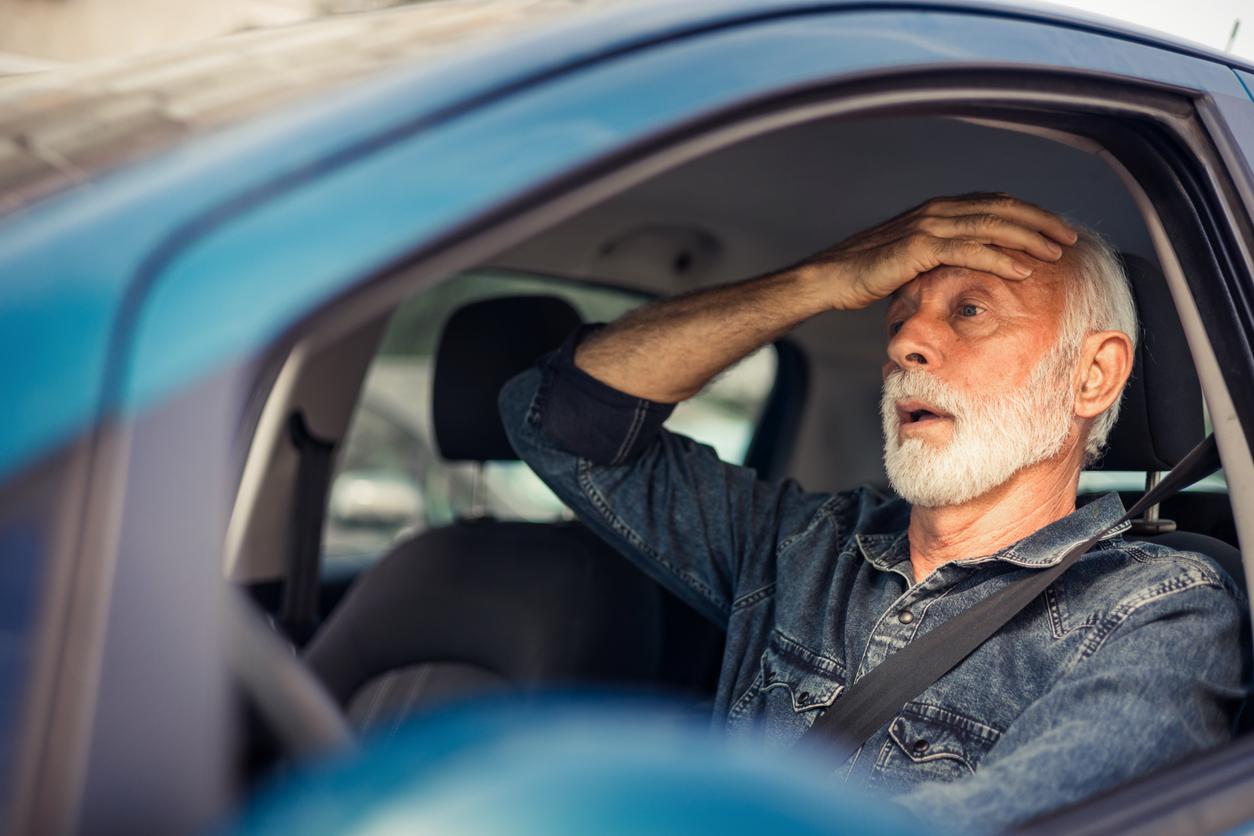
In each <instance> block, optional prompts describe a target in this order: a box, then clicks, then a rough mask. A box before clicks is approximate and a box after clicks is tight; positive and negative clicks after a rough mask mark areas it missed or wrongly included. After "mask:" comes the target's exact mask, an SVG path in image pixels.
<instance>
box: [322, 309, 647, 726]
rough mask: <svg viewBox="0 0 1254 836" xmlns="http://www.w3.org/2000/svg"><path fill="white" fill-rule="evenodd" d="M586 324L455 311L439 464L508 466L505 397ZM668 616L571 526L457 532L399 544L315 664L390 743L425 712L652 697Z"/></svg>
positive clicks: (445, 338) (485, 520) (445, 347)
mask: <svg viewBox="0 0 1254 836" xmlns="http://www.w3.org/2000/svg"><path fill="white" fill-rule="evenodd" d="M579 322H580V318H579V316H578V314H577V313H576V312H575V310H574V309H573V308H572V307H571V306H570V305H569V304H567V303H566V302H564V301H562V300H560V299H557V298H554V297H547V296H525V297H523V296H512V297H500V298H493V299H488V300H484V301H478V302H474V303H471V304H468V305H466V306H464V307H462V308H460V309H459V310H457V311H456V312H455V313H454V314H453V315H452V317H451V318H450V319H449V320H448V322H447V324H446V325H445V327H444V330H443V332H442V334H441V338H440V342H439V346H438V349H437V352H436V356H435V372H434V382H433V386H432V389H433V392H432V405H433V425H434V435H435V442H436V446H437V447H438V449H439V452H440V455H441V456H442V457H443V458H444V459H445V460H448V461H469V462H475V463H476V464H478V465H480V466H482V464H483V463H484V462H488V461H510V460H515V459H516V458H517V456H516V455H515V453H514V451H513V449H512V448H511V447H510V445H509V442H508V440H507V439H506V436H505V431H504V428H503V427H502V426H501V422H500V418H499V416H498V413H497V405H496V396H497V393H498V392H499V390H500V388H501V386H502V385H503V384H504V383H505V382H506V381H507V380H509V379H510V378H511V377H513V376H514V375H515V374H517V373H518V372H520V371H522V370H524V369H526V368H528V367H529V366H530V365H532V364H533V363H534V362H535V360H536V358H537V357H538V356H539V355H540V354H542V353H543V352H545V351H547V350H549V349H552V348H555V347H556V346H557V345H558V344H560V343H561V341H562V340H563V339H564V338H565V337H566V336H567V335H568V334H569V333H570V332H571V331H572V330H573V329H574V328H575V327H576V326H577V325H578V324H579ZM414 397H422V395H421V393H418V392H415V393H414ZM663 606H664V604H663V593H662V591H661V590H660V588H658V587H657V586H656V585H655V584H654V583H653V581H651V580H650V579H648V578H647V577H646V576H645V575H644V574H642V573H641V572H639V571H638V570H637V569H635V568H634V567H633V566H631V564H629V563H628V562H627V561H626V560H624V559H623V558H622V557H620V556H619V555H618V554H616V553H615V552H614V551H613V549H612V548H610V547H609V546H607V545H606V544H604V543H603V542H602V541H601V540H600V539H599V538H598V537H596V536H595V535H594V534H592V533H591V532H590V531H589V530H588V529H586V528H585V527H584V526H582V525H581V524H579V523H577V522H555V523H530V522H514V521H504V520H497V519H492V518H489V517H480V518H462V519H459V520H457V521H456V522H454V523H453V524H452V525H448V526H444V527H440V528H433V529H428V530H426V531H424V532H421V533H419V534H418V535H416V536H414V537H412V538H410V539H408V540H405V541H404V542H401V543H399V544H397V545H396V546H395V547H394V548H392V549H391V551H390V552H388V553H387V554H386V555H385V556H384V557H383V558H382V559H381V560H380V561H379V562H378V563H377V564H376V565H374V566H373V567H371V568H370V569H369V570H367V571H366V572H365V573H363V575H362V576H361V577H360V578H358V579H357V581H356V582H355V583H354V585H353V586H352V588H351V589H350V590H349V592H348V593H347V595H346V596H345V598H344V600H343V601H342V603H341V604H340V606H338V607H337V608H336V609H335V611H334V612H333V613H332V614H331V615H330V617H329V618H328V620H327V621H326V623H325V624H324V625H323V626H322V628H321V629H320V630H319V631H318V632H317V634H315V636H314V637H313V638H312V640H311V641H310V643H309V646H308V648H307V649H306V659H307V660H308V662H309V664H310V665H311V666H312V668H313V669H314V671H315V672H316V674H317V675H318V676H319V677H320V678H321V679H322V681H323V682H324V683H325V684H326V686H327V688H328V689H329V690H330V691H331V693H332V695H333V696H334V697H335V698H336V699H337V700H338V701H339V702H340V704H341V705H342V706H343V707H344V708H345V710H346V712H347V713H348V715H349V718H350V720H351V721H352V722H353V724H354V725H355V726H357V727H358V728H361V729H378V727H380V726H384V727H387V726H391V727H395V724H396V723H397V722H399V718H401V717H403V716H404V715H406V714H409V713H412V712H414V711H416V710H418V709H421V708H424V707H430V706H432V705H435V704H437V703H439V702H442V701H445V700H449V699H452V698H456V697H465V696H468V695H471V694H479V693H485V692H489V691H493V690H500V689H524V690H525V689H528V688H534V687H537V686H539V685H541V684H544V685H549V686H551V685H555V684H563V683H572V682H582V683H587V682H599V683H614V684H623V683H643V682H650V681H653V680H655V679H656V678H657V677H658V674H659V666H660V662H661V649H660V646H661V643H662V639H661V631H662V625H663Z"/></svg>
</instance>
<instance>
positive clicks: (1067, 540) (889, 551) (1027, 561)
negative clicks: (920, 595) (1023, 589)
mask: <svg viewBox="0 0 1254 836" xmlns="http://www.w3.org/2000/svg"><path fill="white" fill-rule="evenodd" d="M1123 514H1124V507H1123V501H1122V500H1121V499H1120V498H1119V494H1118V493H1116V492H1114V491H1112V492H1110V493H1107V494H1103V495H1101V496H1099V497H1097V498H1096V499H1093V500H1090V501H1088V502H1086V503H1084V504H1083V505H1081V506H1080V507H1079V508H1077V509H1076V510H1074V511H1072V512H1071V513H1070V514H1068V515H1067V516H1065V517H1063V518H1062V519H1060V520H1056V521H1054V522H1052V523H1050V524H1049V525H1047V526H1045V527H1044V528H1041V529H1039V530H1037V531H1035V532H1033V533H1032V534H1029V535H1028V536H1027V537H1024V538H1023V539H1022V540H1019V541H1018V542H1016V543H1012V544H1010V545H1009V546H1007V547H1006V548H1004V549H1002V550H1000V551H998V552H995V553H993V554H990V555H982V556H979V557H971V558H965V559H963V560H955V561H953V563H954V564H957V565H959V566H975V565H979V564H982V563H988V562H991V561H1004V562H1006V563H1013V564H1014V565H1016V566H1024V567H1028V568H1034V569H1044V568H1046V567H1049V566H1053V565H1054V564H1056V563H1058V562H1059V561H1060V560H1062V558H1063V555H1065V554H1066V553H1067V550H1068V549H1070V548H1071V547H1073V546H1075V545H1077V544H1078V543H1082V542H1084V541H1085V540H1087V539H1088V538H1089V537H1092V536H1093V535H1094V534H1095V533H1097V532H1099V531H1102V530H1104V529H1106V528H1109V527H1110V526H1112V525H1114V524H1115V522H1117V521H1118V519H1119V518H1120V517H1122V516H1123ZM1130 526H1131V523H1128V522H1124V523H1122V524H1121V525H1119V526H1118V527H1117V528H1115V529H1114V530H1112V531H1111V532H1109V533H1108V534H1107V535H1106V536H1105V537H1103V538H1102V539H1103V540H1107V539H1110V538H1113V537H1117V536H1119V535H1120V534H1122V533H1123V532H1125V531H1127V530H1128V528H1129V527H1130ZM855 539H856V541H857V543H858V548H859V549H860V550H861V552H862V556H863V557H864V558H865V559H866V560H867V562H868V563H870V564H871V565H872V566H875V567H876V568H877V569H882V570H885V571H890V570H892V569H893V568H894V567H896V566H898V565H899V564H900V563H901V562H902V561H907V560H909V559H910V541H909V539H908V537H907V531H906V530H905V529H901V530H898V531H888V532H874V531H870V532H859V533H858V534H856V535H855Z"/></svg>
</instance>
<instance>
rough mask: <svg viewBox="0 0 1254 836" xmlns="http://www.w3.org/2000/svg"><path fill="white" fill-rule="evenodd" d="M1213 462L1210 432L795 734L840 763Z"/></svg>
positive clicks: (1208, 471)
mask: <svg viewBox="0 0 1254 836" xmlns="http://www.w3.org/2000/svg"><path fill="white" fill-rule="evenodd" d="M1219 468H1220V462H1219V450H1218V448H1217V447H1216V446H1215V438H1214V436H1207V437H1206V438H1205V439H1204V440H1203V441H1202V443H1201V444H1198V445H1197V446H1196V447H1194V448H1193V449H1192V450H1191V451H1189V454H1188V455H1187V456H1185V457H1184V459H1182V460H1181V461H1180V463H1179V464H1177V465H1176V466H1175V468H1173V469H1172V471H1171V472H1170V473H1168V474H1167V475H1166V476H1165V477H1163V479H1162V481H1160V482H1159V483H1158V484H1157V485H1155V486H1154V487H1153V488H1151V489H1150V490H1148V491H1146V493H1145V495H1144V496H1142V497H1141V498H1140V499H1139V500H1137V501H1136V503H1135V504H1134V505H1133V506H1132V507H1131V508H1130V509H1128V512H1127V513H1126V514H1124V515H1123V516H1122V517H1120V518H1119V521H1118V522H1116V523H1114V524H1113V525H1111V526H1109V527H1107V528H1104V529H1102V530H1101V531H1099V532H1098V533H1096V534H1094V535H1093V536H1092V537H1090V538H1088V539H1087V540H1085V541H1084V542H1082V543H1079V544H1077V545H1075V546H1073V547H1072V548H1071V549H1070V550H1068V551H1067V553H1066V554H1065V555H1064V556H1063V558H1062V560H1060V561H1058V563H1057V564H1055V565H1054V566H1052V567H1050V568H1049V569H1042V570H1035V571H1033V572H1031V574H1029V575H1027V576H1026V577H1024V578H1022V579H1021V580H1017V581H1015V582H1013V583H1012V584H1010V585H1009V586H1008V587H1006V588H1005V589H1003V590H1001V591H1000V592H998V593H996V594H995V595H992V596H990V597H988V598H985V599H984V600H983V601H980V602H979V603H977V604H975V605H974V606H972V607H971V608H969V609H967V610H965V611H963V612H961V613H959V614H958V615H957V616H955V617H954V618H952V619H950V620H949V621H947V622H945V623H944V624H942V625H941V626H939V627H937V628H936V629H935V630H931V631H929V632H927V633H924V634H923V635H922V636H920V637H919V638H917V639H915V640H914V641H913V642H911V643H910V644H908V645H906V646H905V647H903V648H902V649H901V650H898V651H897V652H896V653H893V654H892V655H891V656H889V657H888V658H887V659H885V660H884V661H883V662H881V663H880V664H879V665H876V666H875V667H874V668H872V669H871V670H870V671H868V672H867V673H866V674H864V675H863V676H862V678H861V679H859V680H857V681H856V682H854V683H853V684H852V685H851V686H849V688H848V690H846V691H845V693H844V694H842V695H841V696H840V698H839V699H837V700H836V702H835V703H833V705H832V707H831V708H829V709H828V710H827V711H825V712H824V713H823V714H821V715H820V716H819V717H818V719H816V720H815V721H814V725H813V726H811V727H810V730H809V731H808V732H806V734H805V736H804V737H803V738H802V740H805V741H816V742H820V743H821V744H822V745H823V746H824V747H825V748H826V750H827V751H828V753H829V754H831V755H834V756H835V762H836V763H844V762H845V761H846V760H848V759H849V756H850V755H852V754H853V753H854V752H856V751H857V750H858V748H859V747H861V746H862V744H863V743H865V742H866V740H867V738H869V737H870V736H871V735H872V734H874V733H875V732H876V731H878V730H879V729H880V728H881V727H883V726H884V725H885V724H886V723H888V722H889V721H890V720H892V719H893V717H895V716H896V715H897V713H898V712H899V711H901V709H902V708H903V707H905V705H906V703H908V702H910V701H911V700H912V699H914V698H915V697H917V696H919V695H920V694H922V693H923V692H924V691H926V690H927V689H928V688H929V687H930V686H931V685H932V683H933V682H935V681H936V680H938V679H940V678H941V677H942V676H944V675H945V674H946V673H948V672H949V671H950V669H952V668H953V667H954V666H956V665H957V664H958V663H959V662H961V661H962V660H963V659H965V658H967V656H969V655H970V654H971V652H972V651H974V650H975V649H976V648H977V647H979V646H980V645H981V644H983V643H984V642H985V641H986V640H987V639H988V638H989V637H991V636H992V635H993V634H994V633H996V632H997V631H998V630H1000V629H1001V628H1002V627H1003V626H1004V625H1005V624H1006V622H1008V621H1010V619H1012V618H1014V617H1015V616H1016V615H1018V614H1019V613H1020V612H1021V611H1022V610H1023V609H1024V607H1026V606H1027V605H1028V604H1030V603H1032V601H1033V600H1035V599H1036V597H1037V596H1038V595H1040V594H1041V593H1043V592H1044V591H1045V589H1046V588H1047V587H1048V586H1049V585H1050V584H1052V583H1053V582H1054V581H1056V580H1058V577H1059V576H1060V575H1062V573H1063V572H1065V571H1067V569H1068V568H1069V567H1070V566H1071V565H1072V564H1074V563H1075V562H1076V561H1078V560H1079V559H1080V558H1081V557H1082V556H1083V555H1084V554H1085V553H1086V552H1087V551H1088V550H1089V549H1091V548H1092V547H1093V546H1094V545H1096V544H1097V542H1098V541H1099V540H1101V539H1102V538H1103V537H1105V536H1106V535H1107V534H1108V533H1109V532H1110V531H1112V530H1113V529H1115V528H1118V527H1119V526H1121V525H1123V523H1125V522H1127V521H1128V520H1130V519H1133V518H1135V517H1137V516H1138V515H1139V514H1141V512H1143V511H1144V510H1145V509H1146V508H1149V507H1150V506H1152V505H1157V504H1158V503H1160V502H1162V501H1163V500H1165V499H1167V498H1168V497H1170V496H1172V495H1173V494H1175V493H1176V492H1177V491H1180V490H1182V489H1183V488H1187V487H1188V486H1189V485H1192V484H1193V483H1194V482H1196V481H1198V480H1199V479H1202V478H1205V477H1206V476H1209V475H1210V474H1212V473H1214V472H1215V471H1216V470H1218V469H1219Z"/></svg>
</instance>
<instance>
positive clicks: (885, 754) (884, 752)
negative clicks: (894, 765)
mask: <svg viewBox="0 0 1254 836" xmlns="http://www.w3.org/2000/svg"><path fill="white" fill-rule="evenodd" d="M890 728H891V725H890ZM892 753H893V740H892V738H891V737H890V738H888V739H887V740H885V741H884V745H883V746H881V747H880V753H879V756H878V757H877V758H876V759H875V767H874V768H875V769H879V770H883V769H885V768H886V767H887V766H888V758H889V756H890V755H891V754H892Z"/></svg>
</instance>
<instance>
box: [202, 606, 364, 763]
mask: <svg viewBox="0 0 1254 836" xmlns="http://www.w3.org/2000/svg"><path fill="white" fill-rule="evenodd" d="M226 602H227V603H226V610H227V612H226V618H225V631H226V635H225V641H226V654H227V664H228V666H229V667H230V669H231V673H232V674H233V675H234V677H235V680H236V682H237V683H238V684H239V686H240V688H241V689H242V690H243V692H244V695H245V696H246V697H247V698H248V700H249V701H250V702H251V703H252V705H253V706H254V707H255V708H256V710H257V713H258V714H259V715H260V716H261V719H262V721H263V722H265V724H266V726H267V727H268V728H269V729H270V730H271V731H272V732H273V733H274V736H275V738H276V740H277V741H278V743H279V746H280V747H281V748H282V750H283V754H284V755H286V756H288V757H289V758H291V759H293V760H301V759H304V758H307V757H310V756H312V755H322V754H327V753H330V752H336V751H342V750H345V749H352V748H355V747H356V745H357V737H356V735H355V734H354V733H353V730H352V727H351V726H350V725H349V722H348V718H347V717H346V716H345V715H344V712H343V711H342V710H341V709H340V707H339V705H338V704H337V703H336V702H335V699H334V698H332V696H331V694H330V693H329V692H328V691H327V689H326V688H325V687H324V686H323V684H322V683H321V682H320V681H319V680H318V678H317V677H316V676H314V674H313V672H312V671H310V670H309V668H308V666H306V665H305V663H304V662H303V661H302V660H301V659H300V658H299V657H298V656H296V654H295V653H293V652H292V648H291V647H290V646H289V645H288V644H287V643H286V642H285V641H283V639H281V638H280V637H279V636H278V635H277V634H276V633H275V632H274V630H273V629H271V627H270V624H269V623H268V621H267V620H266V618H265V616H264V615H263V614H262V613H261V611H260V610H258V609H257V607H256V606H255V605H254V604H253V603H252V602H251V601H249V600H248V599H247V598H246V597H245V595H244V594H243V593H242V592H241V591H240V590H238V589H235V588H234V587H231V588H229V589H228V590H227V596H226Z"/></svg>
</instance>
